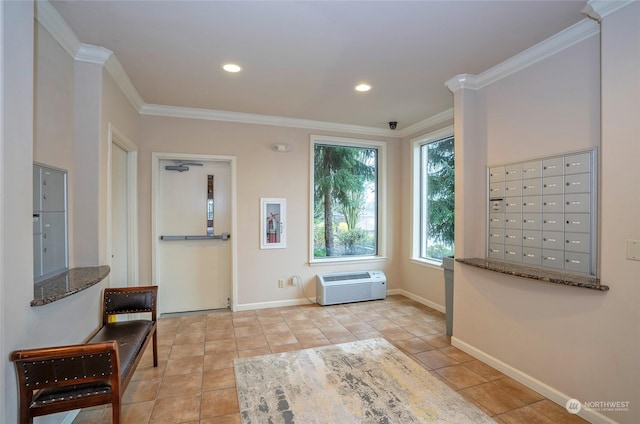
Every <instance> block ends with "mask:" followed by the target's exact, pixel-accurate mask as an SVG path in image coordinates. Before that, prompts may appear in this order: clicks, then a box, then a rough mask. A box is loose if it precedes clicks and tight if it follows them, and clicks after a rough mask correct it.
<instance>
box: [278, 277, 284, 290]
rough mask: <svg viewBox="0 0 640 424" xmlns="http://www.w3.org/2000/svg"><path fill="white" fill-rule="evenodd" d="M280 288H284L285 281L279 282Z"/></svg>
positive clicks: (280, 280)
mask: <svg viewBox="0 0 640 424" xmlns="http://www.w3.org/2000/svg"><path fill="white" fill-rule="evenodd" d="M278 288H281V289H282V288H284V280H283V279H282V278H280V279H279V280H278Z"/></svg>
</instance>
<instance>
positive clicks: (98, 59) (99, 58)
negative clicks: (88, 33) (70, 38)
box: [73, 44, 113, 66]
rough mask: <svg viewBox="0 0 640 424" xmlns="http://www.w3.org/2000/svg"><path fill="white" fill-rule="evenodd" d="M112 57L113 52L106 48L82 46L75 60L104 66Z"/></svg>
mask: <svg viewBox="0 0 640 424" xmlns="http://www.w3.org/2000/svg"><path fill="white" fill-rule="evenodd" d="M112 55H113V52H112V51H111V50H108V49H105V48H104V47H100V46H92V45H91V44H80V48H79V49H78V52H77V53H76V55H75V56H74V57H73V58H74V59H75V60H76V61H78V62H86V63H95V64H97V65H100V66H102V65H104V64H105V62H106V61H107V60H108V59H109V57H111V56H112Z"/></svg>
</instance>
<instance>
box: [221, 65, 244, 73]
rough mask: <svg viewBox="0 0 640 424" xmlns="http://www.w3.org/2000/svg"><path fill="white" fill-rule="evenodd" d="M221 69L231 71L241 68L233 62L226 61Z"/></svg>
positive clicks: (238, 70) (234, 71)
mask: <svg viewBox="0 0 640 424" xmlns="http://www.w3.org/2000/svg"><path fill="white" fill-rule="evenodd" d="M222 69H224V70H225V71H227V72H233V73H236V72H240V71H241V70H242V68H241V67H239V66H238V65H236V64H235V63H226V64H224V65H222Z"/></svg>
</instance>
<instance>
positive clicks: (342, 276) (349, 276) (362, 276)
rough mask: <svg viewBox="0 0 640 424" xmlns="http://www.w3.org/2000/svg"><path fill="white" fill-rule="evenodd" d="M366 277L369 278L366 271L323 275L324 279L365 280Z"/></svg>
mask: <svg viewBox="0 0 640 424" xmlns="http://www.w3.org/2000/svg"><path fill="white" fill-rule="evenodd" d="M367 278H371V276H370V275H369V273H368V272H363V273H360V274H334V275H331V274H327V275H325V276H324V281H349V280H366V279H367Z"/></svg>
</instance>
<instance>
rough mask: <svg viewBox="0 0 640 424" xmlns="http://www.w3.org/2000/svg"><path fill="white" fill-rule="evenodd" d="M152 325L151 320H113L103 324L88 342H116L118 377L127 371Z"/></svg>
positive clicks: (124, 374)
mask: <svg viewBox="0 0 640 424" xmlns="http://www.w3.org/2000/svg"><path fill="white" fill-rule="evenodd" d="M152 327H153V321H148V320H134V321H122V322H113V323H109V324H106V325H104V326H103V327H102V328H101V329H100V330H99V331H98V332H97V333H96V334H95V335H94V336H93V337H92V338H91V340H89V343H94V342H105V341H108V340H115V341H116V342H117V343H118V353H119V357H120V377H121V378H123V379H124V377H125V376H126V375H127V374H128V373H129V370H130V368H131V366H132V365H133V362H134V360H135V358H136V356H137V355H138V352H140V349H141V348H142V344H143V343H144V340H145V337H147V334H148V333H149V331H150V330H151V328H152Z"/></svg>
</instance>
